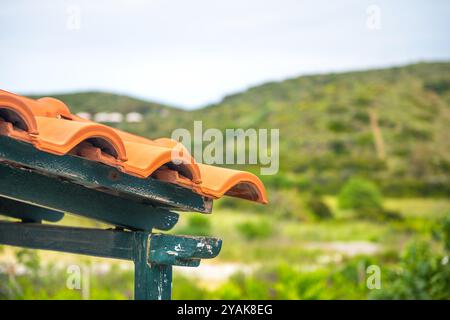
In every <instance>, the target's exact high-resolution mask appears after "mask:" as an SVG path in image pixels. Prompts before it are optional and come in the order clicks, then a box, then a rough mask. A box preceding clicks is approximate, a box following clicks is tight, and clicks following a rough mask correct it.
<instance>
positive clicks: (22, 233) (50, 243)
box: [0, 222, 134, 260]
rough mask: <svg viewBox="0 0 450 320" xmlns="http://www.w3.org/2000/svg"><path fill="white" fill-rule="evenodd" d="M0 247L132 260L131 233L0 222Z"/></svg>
mask: <svg viewBox="0 0 450 320" xmlns="http://www.w3.org/2000/svg"><path fill="white" fill-rule="evenodd" d="M0 243H1V244H6V245H10V246H17V247H24V248H29V249H41V250H52V251H60V252H68V253H75V254H84V255H89V256H96V257H103V258H115V259H123V260H133V253H134V252H133V243H134V233H133V232H127V231H119V230H102V229H88V228H74V227H63V226H55V225H47V224H40V223H21V222H0Z"/></svg>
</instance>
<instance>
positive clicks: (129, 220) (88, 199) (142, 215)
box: [0, 164, 178, 231]
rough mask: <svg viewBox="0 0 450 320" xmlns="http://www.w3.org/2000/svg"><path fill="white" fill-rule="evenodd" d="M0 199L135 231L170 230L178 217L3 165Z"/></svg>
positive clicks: (172, 213) (167, 212) (70, 183)
mask: <svg viewBox="0 0 450 320" xmlns="http://www.w3.org/2000/svg"><path fill="white" fill-rule="evenodd" d="M0 177H1V178H0V196H3V197H7V198H10V199H14V200H18V201H21V202H25V203H28V204H31V205H35V206H40V207H44V208H48V209H51V210H55V211H60V212H69V213H74V214H77V215H80V216H84V217H87V218H91V219H95V220H98V221H102V222H105V223H109V224H113V225H115V226H119V227H123V228H127V229H135V230H148V231H150V230H152V229H153V228H156V229H160V230H170V229H171V228H172V227H173V226H174V225H175V224H176V223H177V221H178V214H176V213H174V212H170V211H167V210H165V209H161V208H156V207H154V206H152V205H151V204H145V203H141V202H136V201H133V200H131V199H125V198H120V197H117V196H114V195H111V194H108V193H104V192H100V191H97V190H94V189H89V188H86V187H84V186H82V185H77V184H74V183H72V182H67V181H64V180H61V179H56V178H52V177H49V176H45V175H42V174H38V173H36V172H33V171H31V170H27V169H24V168H17V167H12V166H8V165H4V164H0Z"/></svg>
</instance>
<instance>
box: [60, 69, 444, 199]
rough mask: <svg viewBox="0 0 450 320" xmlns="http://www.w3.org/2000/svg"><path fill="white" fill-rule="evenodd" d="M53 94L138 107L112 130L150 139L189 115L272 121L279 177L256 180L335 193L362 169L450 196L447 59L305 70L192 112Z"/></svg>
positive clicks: (235, 124)
mask: <svg viewBox="0 0 450 320" xmlns="http://www.w3.org/2000/svg"><path fill="white" fill-rule="evenodd" d="M55 97H56V98H59V99H61V100H63V101H65V102H66V103H67V104H68V105H69V106H70V107H71V109H72V110H73V111H75V112H79V111H85V112H98V111H119V112H122V113H127V112H130V111H138V112H141V113H142V114H143V115H144V121H143V122H141V123H139V124H125V123H124V124H119V125H118V127H120V128H122V129H125V130H128V131H132V132H135V133H137V134H141V135H145V136H149V137H153V138H156V137H159V136H168V135H169V136H170V133H171V131H172V130H173V129H175V128H187V129H191V128H192V124H193V121H194V120H203V121H204V128H219V129H221V130H223V129H225V128H244V129H245V128H279V129H280V168H281V170H280V174H278V175H277V176H267V177H263V179H264V180H265V182H266V183H268V184H269V185H271V186H273V187H277V188H283V187H286V188H292V187H298V188H299V189H300V190H316V191H320V192H326V193H334V192H336V191H337V190H338V189H339V187H340V186H341V185H342V183H343V182H344V181H345V180H346V179H347V178H348V177H349V176H351V175H363V176H367V177H369V178H370V179H372V180H374V181H377V182H378V183H379V184H380V185H381V186H382V187H383V189H384V191H385V192H386V193H389V194H394V195H407V194H408V195H409V194H425V195H426V194H440V195H448V194H450V190H449V189H450V188H449V185H450V183H449V182H450V179H449V177H450V133H449V130H448V128H449V127H450V63H420V64H414V65H408V66H404V67H396V68H389V69H381V70H369V71H360V72H349V73H340V74H327V75H312V76H302V77H298V78H294V79H289V80H285V81H282V82H272V83H266V84H263V85H260V86H256V87H253V88H250V89H248V90H246V91H245V92H242V93H238V94H234V95H232V96H228V97H225V98H224V99H223V101H222V102H220V103H218V104H214V105H210V106H207V107H204V108H201V109H197V110H194V111H184V110H180V109H176V108H170V107H168V106H164V105H160V104H156V103H151V102H145V101H141V100H137V99H133V98H129V97H126V96H118V95H113V94H108V93H98V92H90V93H76V94H67V95H55ZM164 110H165V111H164ZM253 169H256V168H253Z"/></svg>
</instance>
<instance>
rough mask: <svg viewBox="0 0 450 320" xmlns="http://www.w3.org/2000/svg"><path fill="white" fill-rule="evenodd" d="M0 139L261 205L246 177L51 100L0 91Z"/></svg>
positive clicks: (259, 189) (255, 182)
mask: <svg viewBox="0 0 450 320" xmlns="http://www.w3.org/2000/svg"><path fill="white" fill-rule="evenodd" d="M0 134H1V135H6V136H9V137H11V138H14V139H17V140H21V141H25V142H28V143H32V144H33V145H34V146H35V147H36V148H37V149H39V150H43V151H45V152H49V153H53V154H57V155H65V154H71V155H76V156H80V157H83V158H87V159H89V160H92V161H98V162H102V163H104V164H106V165H109V166H114V167H116V168H118V169H119V170H121V171H123V172H125V173H127V174H130V175H134V176H137V177H140V178H147V177H149V176H152V177H154V178H156V179H160V180H164V181H167V182H170V183H175V184H178V185H181V186H183V187H186V188H190V189H192V190H193V191H194V192H196V193H199V194H201V195H204V196H207V197H212V198H216V199H217V198H220V197H222V196H223V195H229V196H232V197H238V198H243V199H247V200H252V201H257V202H260V203H267V197H266V192H265V189H264V186H263V184H262V182H261V181H260V180H259V178H258V177H256V176H255V175H254V174H252V173H249V172H244V171H237V170H231V169H226V168H221V167H215V166H210V165H205V164H201V163H197V162H196V161H195V159H193V157H192V156H191V155H190V154H189V152H188V151H187V149H185V148H184V147H183V146H182V145H181V144H179V143H178V142H177V141H175V140H172V139H168V138H160V139H156V140H150V139H147V138H144V137H141V136H136V135H134V134H131V133H128V132H124V131H121V130H118V129H115V128H112V127H109V126H106V125H103V124H99V123H96V122H92V121H89V120H86V119H83V118H80V117H78V116H76V115H74V114H72V113H71V112H70V110H69V108H68V107H67V106H66V105H65V104H64V103H63V102H62V101H60V100H57V99H54V98H47V97H46V98H40V99H38V100H33V99H29V98H26V97H22V96H19V95H16V94H13V93H10V92H7V91H3V90H0Z"/></svg>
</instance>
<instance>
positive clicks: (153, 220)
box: [0, 136, 222, 299]
mask: <svg viewBox="0 0 450 320" xmlns="http://www.w3.org/2000/svg"><path fill="white" fill-rule="evenodd" d="M211 210H212V199H210V198H206V197H203V196H201V195H198V194H196V193H194V192H192V191H190V190H188V189H185V188H181V187H179V186H176V185H173V184H169V183H165V182H162V181H159V180H156V179H152V178H151V177H149V178H147V179H140V178H137V177H133V176H131V175H128V174H124V173H122V172H120V171H119V170H117V169H116V168H113V167H110V166H106V165H103V164H101V163H97V162H93V161H88V160H85V159H82V158H79V157H75V156H71V155H64V156H58V155H53V154H50V153H46V152H43V151H39V150H37V149H36V148H34V147H33V146H32V145H30V144H28V143H24V142H20V141H17V140H14V139H10V138H8V137H5V136H0V214H2V215H6V216H10V217H13V218H17V219H20V222H7V221H4V222H0V244H6V245H12V246H19V247H26V248H32V249H44V250H55V251H62V252H68V253H76V254H84V255H90V256H98V257H108V258H116V259H124V260H131V261H133V262H134V265H135V299H170V298H171V291H172V267H173V266H187V267H196V266H198V265H199V264H200V260H201V259H210V258H214V257H216V256H217V255H218V254H219V252H220V249H221V245H222V241H221V240H220V239H216V238H207V237H188V236H176V235H167V234H161V233H155V232H153V230H154V229H158V230H163V231H167V230H170V229H171V228H173V227H174V226H175V224H176V223H177V222H178V217H179V215H178V213H176V212H174V211H196V212H201V213H211ZM65 212H69V213H72V214H76V215H80V216H83V217H86V218H90V219H95V220H98V221H101V222H104V223H107V224H111V225H113V226H114V227H115V229H114V230H103V229H88V228H74V227H62V226H57V225H50V224H43V223H42V222H43V221H48V222H57V221H59V220H60V219H62V218H63V216H64V213H65Z"/></svg>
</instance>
